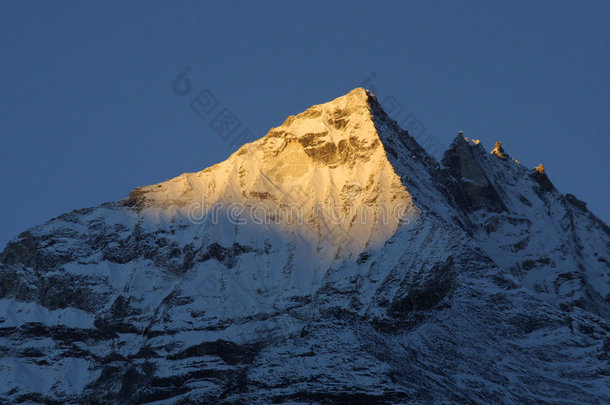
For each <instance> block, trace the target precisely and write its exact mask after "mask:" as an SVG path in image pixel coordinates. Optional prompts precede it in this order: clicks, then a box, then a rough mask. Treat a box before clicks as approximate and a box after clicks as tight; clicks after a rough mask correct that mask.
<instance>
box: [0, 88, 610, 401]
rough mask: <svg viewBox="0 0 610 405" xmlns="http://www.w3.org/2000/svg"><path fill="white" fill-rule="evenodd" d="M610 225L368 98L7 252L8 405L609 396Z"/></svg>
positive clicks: (295, 124)
mask: <svg viewBox="0 0 610 405" xmlns="http://www.w3.org/2000/svg"><path fill="white" fill-rule="evenodd" d="M609 320H610V230H609V228H608V227H607V226H606V225H605V224H604V223H603V222H601V221H600V220H599V219H598V218H597V217H595V216H594V215H593V214H592V213H591V212H590V211H588V210H587V207H586V204H585V203H583V202H582V201H579V200H578V199H577V198H576V197H574V196H572V195H570V194H567V195H563V194H561V193H560V192H559V191H557V190H556V188H555V187H554V186H553V184H552V182H551V181H550V180H549V178H548V177H547V175H546V174H545V172H544V169H543V168H542V167H541V166H539V167H538V168H536V169H533V170H532V169H527V168H525V167H523V166H522V165H521V164H519V163H518V162H517V161H515V160H514V159H512V158H511V157H510V156H509V155H508V153H507V152H506V151H504V150H503V148H502V145H501V144H499V143H498V144H496V146H495V147H494V149H493V150H492V152H491V153H490V152H487V151H486V150H485V149H484V148H483V146H482V145H481V144H480V143H479V142H478V141H474V140H469V139H467V138H464V137H463V136H462V135H461V134H460V135H458V136H457V138H456V139H455V141H454V142H453V144H452V145H451V146H450V148H449V149H448V150H447V152H446V153H445V155H444V157H443V159H442V160H441V162H437V161H436V160H435V159H434V158H432V157H431V156H429V155H428V154H427V153H426V152H425V151H424V150H423V149H422V148H421V147H420V146H419V145H418V144H417V143H416V142H415V140H414V139H413V138H412V137H411V136H409V134H408V133H407V132H406V131H404V130H402V129H401V128H400V127H398V125H397V124H396V123H395V122H394V121H392V120H391V119H389V118H388V116H387V115H386V114H385V112H384V111H383V110H382V108H381V107H380V105H379V103H378V102H377V100H376V99H375V97H374V96H373V95H372V94H370V93H369V92H368V91H366V90H364V89H355V90H353V91H352V92H350V93H349V94H347V95H345V96H343V97H340V98H338V99H336V100H333V101H331V102H329V103H326V104H321V105H317V106H313V107H311V108H309V109H308V110H307V111H305V112H303V113H301V114H299V115H297V116H291V117H289V118H288V119H287V120H286V121H285V122H284V123H283V124H282V125H281V126H279V127H277V128H273V129H271V130H270V131H269V133H268V134H267V135H266V136H264V137H263V138H261V139H259V140H257V141H255V142H252V143H249V144H246V145H243V146H242V147H241V148H240V149H239V150H238V151H236V152H235V153H234V154H233V155H232V156H230V157H229V158H228V159H227V160H226V161H224V162H222V163H219V164H217V165H215V166H212V167H210V168H208V169H205V170H203V171H201V172H197V173H188V174H183V175H181V176H179V177H177V178H175V179H172V180H169V181H166V182H164V183H160V184H156V185H152V186H147V187H141V188H138V189H136V190H134V191H133V192H132V193H131V194H130V195H129V197H128V198H126V199H125V200H123V201H119V202H112V203H106V204H102V205H101V206H99V207H95V208H88V209H82V210H76V211H73V212H70V213H67V214H64V215H61V216H59V217H57V218H54V219H52V220H50V221H48V222H47V223H45V224H43V225H40V226H37V227H35V228H32V229H30V230H27V231H25V232H23V233H22V234H21V235H19V236H18V237H16V238H15V239H14V240H13V241H11V242H10V243H9V244H8V245H7V246H6V248H5V249H4V251H3V252H2V253H1V254H0V353H1V356H0V403H126V404H131V403H152V402H158V403H210V404H212V403H227V404H230V403H235V404H237V403H248V404H250V403H252V404H256V403H261V404H266V403H312V404H318V403H319V404H335V403H336V404H339V403H341V404H352V403H379V404H385V403H387V404H397V403H415V404H417V403H421V404H428V403H481V404H488V403H537V404H538V403H549V404H551V403H553V404H558V403H565V404H572V403H587V404H589V403H590V404H598V403H609V402H610V384H609V381H610V366H609V360H610V323H609Z"/></svg>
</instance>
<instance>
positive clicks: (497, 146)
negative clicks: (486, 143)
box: [489, 141, 508, 160]
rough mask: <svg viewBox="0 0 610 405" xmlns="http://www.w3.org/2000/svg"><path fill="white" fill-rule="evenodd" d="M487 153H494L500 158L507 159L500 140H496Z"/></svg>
mask: <svg viewBox="0 0 610 405" xmlns="http://www.w3.org/2000/svg"><path fill="white" fill-rule="evenodd" d="M489 153H491V154H492V155H496V156H497V157H499V158H500V159H502V160H506V159H508V154H507V153H506V152H505V151H504V148H502V142H500V141H496V144H495V145H494V148H493V149H492V150H491V152H489Z"/></svg>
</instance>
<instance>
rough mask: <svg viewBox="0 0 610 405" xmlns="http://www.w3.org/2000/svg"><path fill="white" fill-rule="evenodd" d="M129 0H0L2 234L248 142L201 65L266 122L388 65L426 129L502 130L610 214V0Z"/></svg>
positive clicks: (228, 98)
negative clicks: (220, 116) (209, 114)
mask: <svg viewBox="0 0 610 405" xmlns="http://www.w3.org/2000/svg"><path fill="white" fill-rule="evenodd" d="M123 3H125V2H122V1H121V2H103V3H102V2H96V3H94V4H91V3H89V2H73V3H72V2H67V1H62V2H46V1H42V2H21V1H3V2H0V73H1V75H0V78H1V79H0V92H1V94H2V101H1V103H0V171H1V173H2V179H3V186H2V188H1V193H2V195H0V201H2V209H1V210H0V224H1V228H0V248H1V247H3V246H4V244H5V243H6V242H7V241H8V240H9V239H11V238H12V237H14V236H16V235H17V234H18V233H20V232H21V231H23V230H25V229H26V228H28V227H31V226H33V225H36V224H39V223H42V222H44V221H46V220H47V219H49V218H51V217H53V216H56V215H58V214H60V213H62V212H66V211H70V210H72V209H75V208H82V207H87V206H95V205H98V204H100V203H101V202H104V201H110V200H119V199H122V198H124V197H125V196H127V194H128V193H129V191H130V190H131V189H133V188H135V187H137V186H140V185H146V184H152V183H156V182H160V181H163V180H166V179H169V178H171V177H174V176H176V175H179V174H181V173H183V172H189V171H191V172H192V171H198V170H201V169H203V168H205V167H207V166H210V165H211V164H213V163H216V162H218V161H222V160H224V159H225V158H226V157H227V156H228V155H229V154H230V153H231V152H232V151H233V150H234V149H236V147H235V146H234V145H231V140H232V139H230V140H229V141H227V140H225V139H222V138H221V137H219V136H218V135H217V134H216V133H215V132H214V130H213V129H211V127H210V122H211V118H201V117H200V116H199V115H197V113H196V112H194V111H193V110H192V109H191V108H190V107H189V101H190V100H191V99H192V98H193V97H192V96H194V95H196V94H195V93H192V94H191V95H190V96H186V97H179V96H176V95H175V94H174V93H172V91H171V82H172V80H173V79H174V77H175V76H176V75H177V74H178V73H180V72H181V71H182V70H183V69H184V68H185V67H187V66H190V67H191V71H190V78H191V82H192V86H193V92H197V93H198V92H199V91H201V90H203V89H205V88H208V89H209V90H210V92H211V94H213V95H214V96H215V97H216V98H217V100H218V102H219V104H218V109H217V110H216V111H220V109H222V108H228V109H229V110H230V111H231V112H232V113H233V114H234V115H235V116H236V117H237V118H238V119H239V120H240V121H241V123H242V125H241V127H240V128H239V130H241V129H249V130H251V131H252V132H253V133H254V134H255V135H256V137H257V138H258V137H261V136H263V135H264V134H265V133H266V132H267V130H268V129H269V128H270V127H273V126H277V125H279V124H281V123H282V122H283V120H284V118H286V117H287V116H288V115H291V114H296V113H299V112H301V111H303V110H304V109H306V108H307V107H308V106H310V105H312V104H318V103H321V102H325V101H328V100H330V99H333V98H335V97H337V96H340V95H343V94H344V93H346V92H348V91H349V90H351V89H352V88H354V87H357V86H359V85H361V84H362V83H363V82H364V81H365V80H366V79H367V77H370V76H371V74H374V78H373V80H372V82H369V83H370V84H371V86H370V87H373V88H374V92H376V94H377V96H378V98H379V99H380V100H385V99H387V98H388V97H390V96H393V97H394V100H396V101H398V102H399V103H400V104H401V105H402V107H403V108H404V110H403V113H402V114H403V116H406V114H412V115H413V116H414V117H416V118H417V119H418V120H419V122H420V123H421V125H423V126H425V128H426V129H425V133H424V134H422V136H425V134H432V135H433V136H434V138H435V139H437V140H438V141H439V142H440V143H441V144H442V146H443V147H446V146H447V145H448V144H449V143H450V142H451V140H452V139H453V138H454V137H455V135H456V132H457V131H458V130H460V129H461V130H463V131H464V132H465V135H466V136H469V137H472V138H478V139H481V140H482V142H483V143H484V145H485V146H486V147H487V148H488V149H491V147H492V146H493V143H494V142H495V141H496V140H501V141H503V144H504V146H505V149H506V150H507V151H508V153H510V154H511V155H512V156H513V157H514V158H516V159H519V160H520V161H521V162H522V163H523V164H525V165H527V166H529V167H534V166H535V165H537V164H538V163H543V164H544V166H545V167H546V169H547V173H548V174H549V176H550V178H551V180H552V181H553V182H554V183H555V185H556V186H557V187H558V188H559V190H560V191H561V192H564V193H567V192H570V193H573V194H575V195H576V196H577V197H579V198H580V199H582V200H584V201H586V202H587V203H588V204H589V207H590V208H591V209H592V210H593V212H594V213H596V214H597V215H598V216H600V217H601V218H603V219H604V220H605V221H606V222H609V221H610V208H609V207H608V204H607V202H608V197H609V186H610V181H609V173H610V164H609V162H608V151H609V149H610V148H609V147H610V139H609V135H610V75H609V72H610V24H608V21H610V2H607V1H603V2H602V1H599V2H594V1H586V2H577V1H573V2H563V1H562V2H560V1H524V2H502V3H500V2H449V1H447V2H435V1H432V2H428V1H421V2H355V1H350V2H314V3H312V4H310V5H301V4H300V3H297V2H279V1H278V2H262V3H260V2H207V3H205V4H198V3H196V2H192V3H182V2H181V4H180V5H176V4H173V3H170V2H158V3H157V2H155V3H153V2H129V4H123Z"/></svg>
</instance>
